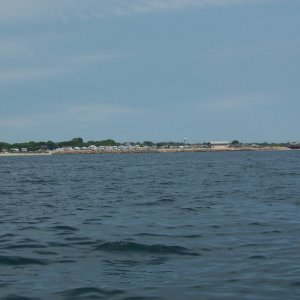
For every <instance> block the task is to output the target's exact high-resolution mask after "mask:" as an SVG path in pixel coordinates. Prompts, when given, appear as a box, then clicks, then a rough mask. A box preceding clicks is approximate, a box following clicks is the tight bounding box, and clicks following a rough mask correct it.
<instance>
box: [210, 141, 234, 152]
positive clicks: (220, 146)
mask: <svg viewBox="0 0 300 300" xmlns="http://www.w3.org/2000/svg"><path fill="white" fill-rule="evenodd" d="M208 146H209V148H211V149H217V150H222V149H227V148H229V146H230V143H229V142H225V141H221V142H220V141H216V142H215V141H213V142H209V143H208Z"/></svg>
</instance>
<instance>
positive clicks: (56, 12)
mask: <svg viewBox="0 0 300 300" xmlns="http://www.w3.org/2000/svg"><path fill="white" fill-rule="evenodd" d="M266 1H269V2H271V1H276V0H51V1H50V0H0V8H1V9H0V22H3V23H10V22H16V21H27V22H39V21H43V20H45V19H51V18H52V19H61V20H63V21H68V20H69V19H72V18H77V19H82V20H86V19H90V18H95V17H97V18H102V17H107V16H113V15H130V14H139V13H148V12H158V11H170V10H177V9H182V8H188V7H204V6H226V5H237V4H249V3H250V4H252V3H257V2H266Z"/></svg>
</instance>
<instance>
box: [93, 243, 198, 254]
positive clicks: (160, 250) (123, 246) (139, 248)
mask: <svg viewBox="0 0 300 300" xmlns="http://www.w3.org/2000/svg"><path fill="white" fill-rule="evenodd" d="M95 250H99V251H109V252H141V253H144V252H147V253H155V254H177V255H199V254H198V253H194V252H190V251H189V250H188V249H186V248H184V247H180V246H165V245H160V244H156V245H145V244H138V243H133V242H127V241H120V242H111V243H103V244H101V245H98V246H96V247H95Z"/></svg>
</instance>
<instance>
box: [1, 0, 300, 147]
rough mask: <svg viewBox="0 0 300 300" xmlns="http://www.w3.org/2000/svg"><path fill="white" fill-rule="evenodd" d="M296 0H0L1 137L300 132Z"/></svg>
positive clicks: (289, 136) (222, 136)
mask: <svg viewBox="0 0 300 300" xmlns="http://www.w3.org/2000/svg"><path fill="white" fill-rule="evenodd" d="M299 95H300V1H299V0H51V1H50V0H0V141H2V142H25V141H29V140H35V141H40V140H43V141H44V140H45V141H46V140H53V141H61V140H69V139H72V138H74V137H82V138H83V139H84V140H103V139H108V138H112V139H115V140H116V141H119V142H125V141H145V140H151V141H155V142H158V141H171V140H172V141H182V140H183V139H184V138H187V140H188V142H204V141H210V140H228V141H232V140H235V139H237V140H239V141H242V142H264V141H268V142H288V141H298V140H300V130H299V128H300V127H299V113H300V97H299Z"/></svg>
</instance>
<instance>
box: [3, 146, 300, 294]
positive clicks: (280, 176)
mask: <svg viewBox="0 0 300 300" xmlns="http://www.w3.org/2000/svg"><path fill="white" fill-rule="evenodd" d="M0 170H1V173H0V174H1V175H0V176H1V180H0V209H1V210H0V295H1V296H0V299H1V300H3V299H7V300H8V299H10V300H12V299H15V300H16V299H19V300H21V299H62V300H71V299H72V300H73V299H74V300H78V299H81V300H82V299H128V300H129V299H132V300H133V299H280V300H281V299H300V151H295V152H293V151H283V152H239V153H238V152H234V153H233V152H224V153H177V154H176V153H174V154H172V153H171V154H129V155H127V154H124V155H109V154H107V155H92V156H80V155H77V156H50V157H17V158H16V157H0Z"/></svg>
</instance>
